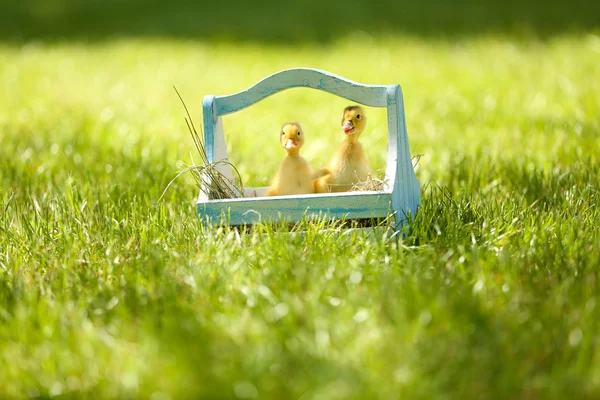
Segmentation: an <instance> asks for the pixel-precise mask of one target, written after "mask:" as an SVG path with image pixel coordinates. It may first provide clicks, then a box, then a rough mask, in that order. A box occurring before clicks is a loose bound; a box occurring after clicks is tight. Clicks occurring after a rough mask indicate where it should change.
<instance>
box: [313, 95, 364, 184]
mask: <svg viewBox="0 0 600 400" xmlns="http://www.w3.org/2000/svg"><path fill="white" fill-rule="evenodd" d="M366 125H367V117H366V116H365V112H364V110H363V109H362V107H360V106H348V107H346V108H345V109H344V116H343V117H342V130H343V131H344V134H345V135H346V138H345V140H344V141H343V142H342V143H341V144H340V146H339V147H338V149H337V150H336V152H335V153H334V155H333V157H331V159H330V160H329V163H327V165H326V166H325V168H322V169H321V170H320V171H321V172H322V173H328V175H325V176H323V177H322V178H320V179H318V180H317V181H316V182H315V189H316V192H317V193H325V192H347V191H349V190H350V189H352V187H353V186H354V185H355V184H357V183H359V182H364V181H366V180H367V178H368V176H369V174H370V173H371V167H370V166H369V161H368V160H367V157H366V156H365V153H364V151H363V147H362V145H361V144H360V143H359V141H358V138H359V137H360V134H361V133H362V132H363V131H364V130H365V126H366Z"/></svg>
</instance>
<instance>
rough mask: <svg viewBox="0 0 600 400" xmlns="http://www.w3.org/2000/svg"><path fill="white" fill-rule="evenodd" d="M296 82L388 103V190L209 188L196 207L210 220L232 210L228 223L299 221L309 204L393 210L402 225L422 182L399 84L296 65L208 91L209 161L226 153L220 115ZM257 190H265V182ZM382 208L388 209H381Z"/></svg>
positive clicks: (338, 209) (362, 213)
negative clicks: (232, 195) (229, 195)
mask: <svg viewBox="0 0 600 400" xmlns="http://www.w3.org/2000/svg"><path fill="white" fill-rule="evenodd" d="M295 87H307V88H312V89H317V90H322V91H325V92H328V93H332V94H334V95H337V96H340V97H343V98H346V99H348V100H351V101H353V102H356V103H359V104H362V105H366V106H371V107H386V108H387V115H388V150H387V164H386V181H387V182H388V184H387V185H386V187H385V188H384V190H383V191H382V192H377V193H373V192H351V193H329V194H325V195H302V196H282V197H254V198H243V199H227V200H212V199H208V198H207V191H206V190H204V191H203V190H201V193H200V197H199V199H198V203H197V204H198V212H199V213H200V214H201V215H202V216H204V217H207V218H209V219H211V220H212V221H220V217H221V215H222V214H223V213H229V216H230V221H229V223H230V224H232V225H241V224H249V223H255V222H258V221H259V220H262V221H265V220H275V219H280V218H283V219H286V220H288V221H299V220H301V219H302V218H303V217H304V215H305V213H306V211H307V210H309V213H313V212H314V211H317V213H318V212H323V211H325V210H326V211H327V215H329V216H332V217H338V218H339V217H342V216H346V217H347V218H350V219H352V218H369V217H382V216H385V215H388V214H387V213H389V212H391V213H393V214H394V216H395V228H396V229H400V228H401V226H402V224H403V223H404V222H405V221H406V218H407V216H408V215H413V216H414V215H415V213H416V211H417V208H418V206H419V204H420V185H419V181H418V180H417V178H416V175H415V173H414V170H413V167H412V160H411V158H410V150H409V145H408V136H407V132H406V117H405V114H404V100H403V96H402V89H401V87H400V85H397V84H394V85H363V84H360V83H356V82H352V81H350V80H347V79H345V78H342V77H340V76H337V75H334V74H331V73H329V72H326V71H320V70H316V69H309V68H297V69H290V70H285V71H281V72H278V73H276V74H273V75H271V76H268V77H266V78H265V79H263V80H261V81H260V82H258V83H256V84H255V85H253V86H252V87H250V88H248V89H246V90H244V91H242V92H239V93H235V94H232V95H228V96H214V95H210V96H206V97H204V101H203V122H204V147H205V149H206V153H207V156H208V159H209V161H210V162H215V161H218V160H221V159H224V158H227V149H226V146H225V137H224V133H223V125H222V118H221V116H222V115H226V114H230V113H233V112H236V111H240V110H242V109H244V108H247V107H249V106H251V105H253V104H255V103H257V102H259V101H261V100H263V99H265V98H266V97H268V96H271V95H273V94H275V93H278V92H280V91H282V90H286V89H289V88H295ZM222 172H223V173H225V174H226V175H227V176H229V175H230V174H231V171H230V170H229V169H228V170H226V171H222ZM263 189H264V188H263ZM254 192H255V193H256V192H261V193H264V191H263V190H261V188H258V190H255V191H254ZM374 199H377V200H374ZM384 209H385V211H384ZM384 212H385V214H382V213H384ZM259 215H260V218H259V217H258V216H259Z"/></svg>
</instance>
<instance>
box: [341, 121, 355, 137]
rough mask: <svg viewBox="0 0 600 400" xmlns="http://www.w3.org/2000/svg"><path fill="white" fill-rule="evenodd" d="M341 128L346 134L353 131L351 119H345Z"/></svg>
mask: <svg viewBox="0 0 600 400" xmlns="http://www.w3.org/2000/svg"><path fill="white" fill-rule="evenodd" d="M342 129H343V130H344V133H345V134H346V135H348V134H350V133H352V132H354V124H353V123H352V120H347V121H346V122H345V123H344V125H342Z"/></svg>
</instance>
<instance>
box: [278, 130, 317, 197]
mask: <svg viewBox="0 0 600 400" xmlns="http://www.w3.org/2000/svg"><path fill="white" fill-rule="evenodd" d="M279 141H280V143H281V146H282V147H283V148H284V149H285V151H286V152H287V155H286V156H285V157H284V158H283V160H282V161H281V165H280V166H279V170H278V171H277V174H276V175H275V178H273V181H272V183H271V186H270V187H269V189H268V190H267V193H266V195H267V196H286V195H294V194H309V193H314V192H315V187H314V178H313V177H312V170H311V168H310V166H309V165H308V163H307V162H306V160H305V159H304V158H302V157H301V156H300V148H301V147H302V145H303V144H304V131H303V130H302V127H301V126H300V124H299V123H297V122H291V123H287V124H285V125H283V127H282V128H281V134H280V139H279Z"/></svg>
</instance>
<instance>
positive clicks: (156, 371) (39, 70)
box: [0, 28, 600, 399]
mask: <svg viewBox="0 0 600 400" xmlns="http://www.w3.org/2000/svg"><path fill="white" fill-rule="evenodd" d="M31 29H33V28H31ZM599 58H600V35H599V32H598V31H597V30H593V29H591V28H590V29H589V30H587V31H580V32H576V33H563V34H560V33H557V34H555V35H553V36H552V37H549V38H544V39H540V38H538V37H536V36H535V35H533V36H526V37H520V36H519V37H518V38H517V37H515V36H511V35H509V34H476V35H472V36H465V37H461V38H455V39H448V38H444V37H421V36H419V35H409V34H406V35H404V34H402V35H400V34H390V35H384V34H381V35H377V36H366V35H349V36H346V37H344V36H339V37H337V38H335V39H332V41H331V42H328V43H324V44H319V45H315V44H314V43H310V42H305V43H296V44H276V43H270V44H258V43H250V42H244V43H229V44H228V43H222V42H218V41H216V42H211V41H196V40H192V39H185V38H174V37H171V38H167V37H165V38H163V39H160V38H141V37H127V36H124V37H121V38H112V39H106V40H103V41H92V42H85V41H80V40H75V39H74V40H59V41H53V40H51V41H45V40H43V38H42V39H41V40H40V41H37V42H35V41H34V42H26V43H15V42H4V44H0V200H1V203H0V397H1V398H22V397H27V396H30V397H36V396H38V397H53V396H58V395H59V394H62V396H63V397H64V398H74V397H77V398H79V397H89V398H107V397H113V398H153V399H166V398H198V397H203V398H236V397H237V398H254V397H258V398H274V399H275V398H276V399H283V398H300V397H302V398H303V399H338V398H339V399H346V398H357V399H358V398H360V399H362V398H381V399H388V398H424V399H429V398H442V399H443V398H524V399H546V398H566V397H569V398H598V397H599V396H600V352H599V350H598V346H597V342H598V340H599V332H600V331H599V329H598V328H599V326H598V325H599V324H600V304H598V300H599V294H600V288H599V285H600V281H599V279H600V276H599V269H598V267H599V265H600V211H599V207H598V203H599V202H600V185H599V182H600V163H599V160H598V154H599V150H600V123H599V121H600V109H599V108H598V104H599V103H600V95H599V93H600V63H598V59H599ZM295 66H311V67H316V68H321V69H325V70H329V71H332V72H335V73H338V74H340V75H343V76H346V77H348V78H350V79H353V80H356V81H359V82H364V83H374V84H376V83H379V84H387V83H400V84H402V86H403V89H404V95H405V104H406V112H407V123H408V131H409V138H410V146H411V152H412V154H423V155H424V156H423V157H422V159H421V161H420V163H419V165H418V168H417V175H418V178H419V179H420V181H421V182H422V183H423V186H424V187H423V196H422V207H421V209H420V214H419V219H418V220H417V222H416V223H414V224H413V225H411V226H410V231H409V232H408V234H407V236H406V238H405V239H404V240H403V241H401V242H395V241H389V240H388V241H386V240H385V239H384V238H382V237H381V236H380V235H377V234H370V235H369V234H365V233H350V234H347V235H339V234H337V233H336V232H328V233H318V232H317V229H316V228H314V227H308V228H307V229H308V231H307V233H306V236H305V237H304V238H303V239H302V238H300V237H289V236H285V235H280V234H278V232H279V231H280V230H281V228H280V227H259V228H258V229H257V230H256V231H255V232H253V233H247V234H246V233H241V234H239V233H237V232H236V231H230V230H228V229H216V228H210V227H207V226H202V225H201V224H200V223H199V221H198V218H197V217H196V216H195V214H194V198H195V196H196V195H197V192H196V188H195V187H194V185H193V180H192V179H191V177H186V178H182V179H181V180H179V181H177V182H176V183H175V184H174V185H173V187H172V188H171V190H170V191H168V192H167V195H166V197H165V199H164V200H163V201H162V202H160V203H157V199H158V198H159V196H160V194H161V193H162V190H163V189H164V188H165V186H166V185H167V183H168V182H169V181H170V179H171V178H172V177H173V176H174V175H175V172H176V170H178V168H179V167H178V162H179V160H189V153H190V152H192V151H194V148H193V143H192V141H191V138H190V137H189V136H188V133H187V130H186V127H185V124H184V122H183V117H184V111H183V109H182V107H181V105H180V103H179V101H178V99H177V96H176V94H175V92H174V90H173V89H172V86H173V85H175V86H176V87H177V88H178V89H179V91H180V92H181V94H182V96H183V97H184V99H185V100H186V103H187V104H188V106H189V107H190V108H191V110H192V114H193V116H194V118H195V120H196V122H200V121H201V99H202V96H204V95H206V94H228V93H232V92H235V91H238V90H241V89H244V88H246V87H247V86H249V85H251V84H253V83H254V82H256V81H257V80H259V79H261V78H263V77H264V76H266V75H268V74H270V73H273V72H275V71H278V70H281V69H284V68H290V67H295ZM345 105H347V102H346V101H343V100H340V99H337V98H334V97H331V96H329V95H327V94H324V93H321V92H317V91H310V90H301V89H298V90H292V91H287V92H284V93H281V94H279V95H277V96H275V97H272V98H269V99H267V100H265V101H264V102H262V103H260V104H259V105H257V106H255V107H252V108H250V109H248V110H245V111H243V112H240V113H238V114H235V115H233V116H230V117H227V118H226V119H225V129H226V134H227V140H228V147H229V152H230V156H231V160H232V161H233V163H234V164H235V165H237V166H238V167H239V169H240V171H241V174H242V177H243V178H244V181H245V183H246V184H248V185H259V186H261V185H266V184H268V181H269V179H270V177H271V176H272V174H273V173H274V172H275V170H276V168H277V165H278V162H279V159H280V157H281V156H282V155H283V154H282V150H281V149H280V148H279V147H278V145H277V132H278V129H279V127H280V126H281V124H282V123H283V122H285V121H287V120H296V119H298V120H300V121H301V122H302V123H303V124H304V126H305V130H306V133H307V144H306V147H305V149H304V150H305V151H304V155H305V157H306V158H307V159H308V160H309V161H310V162H311V163H312V164H313V165H315V166H318V165H320V164H322V163H323V162H324V161H325V160H326V158H327V156H328V154H329V152H330V151H331V148H332V146H334V145H335V143H337V142H338V141H339V140H340V133H339V127H338V124H339V118H340V112H341V110H342V108H343V107H344V106H345ZM368 111H369V114H368V115H369V130H368V131H367V132H366V133H365V134H364V135H363V136H364V142H365V145H366V146H367V148H368V155H369V158H370V160H371V161H372V164H373V166H374V168H376V169H381V168H383V165H384V163H385V146H386V143H385V135H386V122H385V114H384V111H383V110H375V109H369V110H368Z"/></svg>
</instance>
